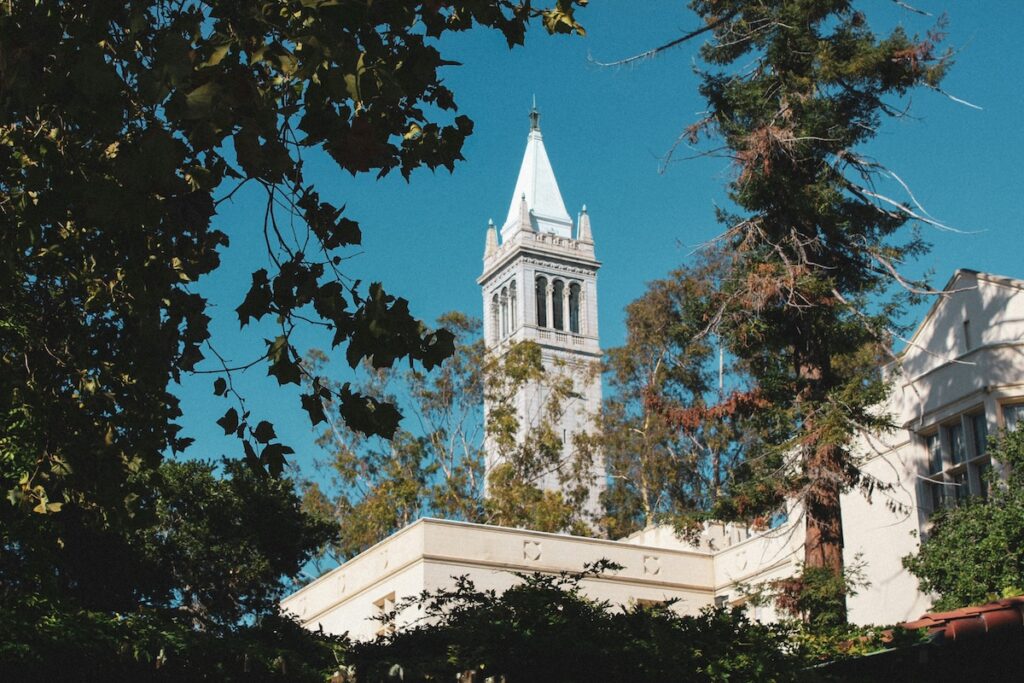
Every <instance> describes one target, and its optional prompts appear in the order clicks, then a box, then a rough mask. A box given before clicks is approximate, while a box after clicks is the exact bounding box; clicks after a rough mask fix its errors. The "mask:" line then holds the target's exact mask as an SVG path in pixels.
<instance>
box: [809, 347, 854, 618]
mask: <svg viewBox="0 0 1024 683" xmlns="http://www.w3.org/2000/svg"><path fill="white" fill-rule="evenodd" d="M802 339H803V340H804V344H805V346H804V348H803V349H800V350H798V354H797V358H801V356H802V357H803V358H804V359H807V358H814V359H815V361H812V362H799V363H798V368H799V370H798V372H799V374H800V377H801V379H802V380H804V382H805V383H806V384H805V390H804V395H803V396H802V397H801V398H802V401H801V402H803V401H807V403H808V405H807V408H809V410H810V415H809V416H808V417H806V418H805V422H804V426H803V427H804V429H803V431H804V434H805V435H808V436H809V435H815V432H816V428H817V425H816V424H815V418H814V417H812V416H813V415H814V413H815V412H816V411H815V408H816V405H820V404H821V403H823V402H824V401H825V400H826V399H825V397H826V396H827V387H828V385H829V378H830V375H831V363H830V359H829V357H828V354H827V352H824V353H823V352H822V350H821V349H816V348H812V347H813V345H814V344H813V341H812V339H813V337H812V336H811V335H810V334H805V335H803V336H802ZM827 438H828V437H825V436H823V435H822V434H820V433H819V434H816V435H815V436H811V437H810V438H809V439H808V441H807V442H806V443H805V446H804V448H805V449H806V450H805V452H804V455H803V460H804V462H803V466H804V474H805V475H806V477H807V480H808V485H807V494H806V495H805V496H804V506H805V514H806V520H807V521H806V524H805V529H806V535H805V538H804V577H803V579H804V592H805V593H806V592H808V591H814V592H815V593H816V594H817V598H816V599H815V600H813V601H809V602H812V604H813V610H814V612H815V613H813V614H810V615H809V617H810V619H811V620H812V621H814V622H816V623H823V622H826V623H830V624H845V623H846V621H847V610H846V583H845V581H844V580H843V573H844V572H843V511H842V501H841V499H840V495H841V493H842V481H843V459H844V457H845V455H846V454H845V452H844V450H843V448H842V446H840V445H838V444H835V443H828V441H827ZM812 583H813V584H814V585H811V584H812Z"/></svg>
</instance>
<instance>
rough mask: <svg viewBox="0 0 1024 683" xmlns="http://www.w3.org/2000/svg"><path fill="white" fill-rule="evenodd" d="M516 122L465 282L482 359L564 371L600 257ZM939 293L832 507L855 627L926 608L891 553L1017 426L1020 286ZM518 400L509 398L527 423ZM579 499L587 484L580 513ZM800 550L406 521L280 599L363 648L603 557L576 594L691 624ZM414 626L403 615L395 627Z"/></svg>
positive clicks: (979, 470)
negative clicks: (397, 610)
mask: <svg viewBox="0 0 1024 683" xmlns="http://www.w3.org/2000/svg"><path fill="white" fill-rule="evenodd" d="M531 118H532V126H531V131H530V134H529V137H528V141H527V149H526V154H525V155H524V159H523V165H522V167H521V169H520V173H519V177H518V180H517V183H516V189H515V192H514V193H513V198H512V202H511V205H510V207H509V212H508V217H507V218H506V220H505V223H504V224H503V225H502V226H501V230H500V232H501V240H500V242H499V239H498V229H497V228H496V227H495V226H494V225H491V226H490V227H489V228H488V231H487V238H486V249H485V255H484V271H483V274H482V275H481V276H480V278H479V280H478V282H479V284H480V285H481V287H482V291H483V302H484V311H485V327H484V334H485V338H486V341H487V345H488V348H489V349H491V351H492V352H494V353H500V352H501V349H502V345H504V344H506V343H507V342H509V341H518V340H526V339H529V340H533V341H536V342H537V343H539V344H540V345H541V346H542V348H543V353H544V357H545V359H546V360H552V359H554V358H560V359H562V360H563V361H564V362H566V363H567V364H569V365H575V366H576V367H580V368H582V367H584V366H585V365H587V364H589V363H592V362H594V361H597V360H599V358H600V354H601V351H600V347H599V344H598V334H597V270H598V268H599V266H600V263H599V262H598V261H597V260H596V258H595V255H594V239H593V236H592V234H591V230H590V221H589V217H588V216H587V215H586V212H585V210H584V211H583V212H582V213H581V214H580V216H579V218H578V219H577V222H576V224H575V226H574V224H573V221H572V220H571V218H570V217H569V215H568V213H567V212H566V210H565V205H564V203H563V201H562V198H561V194H560V193H559V191H558V186H557V183H556V182H555V177H554V173H553V171H552V168H551V163H550V161H549V160H548V156H547V152H546V150H545V148H544V144H543V138H542V137H541V134H540V130H539V125H538V123H537V117H536V113H534V114H533V115H532V117H531ZM574 227H575V234H574V232H573V230H574ZM945 289H946V291H947V292H948V294H947V295H945V296H943V297H940V298H938V299H937V300H936V302H935V304H934V306H933V307H932V308H931V310H930V311H929V312H928V314H927V315H926V316H925V318H924V320H923V321H922V322H921V324H920V326H919V327H918V329H917V331H916V332H915V334H914V336H913V337H912V339H911V340H909V343H908V344H907V346H906V348H905V350H904V351H903V352H902V353H901V354H900V358H899V362H894V363H892V364H890V366H888V367H886V368H884V369H883V371H884V372H886V373H888V374H889V375H890V376H892V378H893V381H894V387H893V391H892V393H891V396H890V398H889V400H888V402H887V404H886V405H885V406H881V407H880V409H882V410H884V411H885V412H887V413H888V414H890V415H892V416H893V418H894V423H895V424H896V425H898V427H897V428H896V429H895V430H894V431H892V432H890V433H887V434H877V435H871V436H870V437H866V438H864V439H862V440H861V442H860V443H859V444H858V448H860V449H862V452H863V453H864V454H865V456H866V457H867V458H868V461H867V464H866V466H865V470H866V472H867V473H868V474H869V475H871V476H873V477H875V478H877V479H878V480H879V481H880V482H883V483H885V484H888V485H889V486H890V488H889V490H887V491H878V492H876V493H875V494H874V496H873V499H872V500H871V501H870V502H869V501H867V500H866V499H865V498H864V497H863V496H862V495H861V494H860V493H851V494H848V495H846V496H844V498H843V501H842V502H843V526H844V530H845V543H846V546H845V554H846V561H847V563H848V564H849V563H852V562H855V561H858V560H859V561H862V562H863V563H864V566H865V574H866V577H867V579H868V580H869V581H870V584H871V585H870V587H869V588H867V589H864V590H862V591H861V592H860V593H859V594H858V595H856V596H854V597H852V598H851V599H850V600H849V609H850V618H851V620H852V621H854V622H857V623H876V624H882V623H895V622H901V621H907V620H911V619H914V618H916V617H917V616H918V615H920V614H922V613H923V612H924V611H926V609H927V608H928V607H929V605H930V601H929V599H928V596H925V595H922V594H921V593H920V592H919V590H918V586H917V581H916V579H914V577H912V576H911V575H910V574H909V573H907V572H906V571H905V570H904V569H903V567H902V564H901V558H902V557H903V556H905V555H907V554H910V553H912V552H914V551H915V550H916V547H917V544H918V538H919V535H920V534H922V533H927V529H928V517H929V515H930V514H931V513H932V512H933V511H934V510H935V509H936V507H937V506H940V505H946V504H953V503H955V501H957V500H958V499H961V498H963V497H965V496H968V495H986V493H987V492H986V490H985V483H984V480H983V478H982V476H981V475H982V474H983V472H984V471H985V469H986V468H988V467H990V462H989V458H988V456H987V455H986V454H985V436H986V435H988V434H993V433H995V432H997V431H998V430H1000V429H1004V428H1012V427H1014V426H1015V425H1016V423H1017V421H1018V420H1020V419H1024V291H1022V290H1024V281H1021V280H1016V279H1011V278H1005V277H998V276H993V275H988V274H984V273H978V272H975V271H970V270H960V271H958V272H957V273H956V274H955V275H954V276H953V277H952V279H951V280H950V281H949V283H948V284H947V286H946V288H945ZM584 374H585V373H584ZM579 392H580V396H581V399H580V401H579V406H578V410H575V411H568V412H567V414H566V418H565V425H564V428H565V430H566V432H567V435H569V434H572V433H575V432H576V431H578V430H586V429H589V424H590V423H589V418H588V415H592V414H594V413H595V412H596V410H597V409H598V407H599V406H600V401H601V393H600V384H599V383H598V382H593V383H583V384H581V385H580V386H579ZM536 400H537V397H536V395H532V394H531V393H530V391H524V392H523V395H522V397H521V399H520V402H521V410H522V415H523V416H524V419H525V421H526V422H527V423H528V422H529V415H530V414H531V412H530V411H531V410H532V406H533V405H535V402H536ZM566 441H568V438H566ZM488 465H489V466H491V465H493V463H490V462H489V463H488ZM600 466H601V465H600V463H598V467H600ZM598 474H600V473H599V472H597V471H595V475H598ZM597 481H601V479H597ZM547 485H550V486H554V485H555V482H554V481H553V480H552V481H549V482H547ZM597 492H598V487H595V493H594V499H593V502H594V504H596V495H597ZM802 542H803V526H802V519H801V517H800V514H799V509H798V508H795V509H794V510H792V511H791V515H790V521H789V522H788V523H787V524H784V525H783V526H782V527H780V528H777V529H774V530H771V531H767V532H763V533H759V534H752V533H750V532H749V531H748V530H745V529H740V528H736V527H733V526H732V525H710V526H708V527H707V529H706V531H705V533H704V535H703V537H702V540H701V543H700V545H699V546H698V547H692V546H690V545H688V544H686V543H684V542H681V541H679V540H678V539H677V538H675V536H674V535H673V533H672V530H671V529H669V528H667V527H664V528H663V527H656V528H650V529H647V530H644V531H642V532H639V533H637V534H634V535H633V536H631V537H629V538H626V539H622V540H619V541H609V540H602V539H593V538H581V537H574V536H569V535H562V534H546V533H539V532H532V531H526V530H523V529H509V528H502V527H493V526H484V525H476V524H466V523H461V522H450V521H442V520H434V519H421V520H419V521H417V522H415V523H414V524H412V525H410V526H408V527H406V528H405V529H403V530H401V531H399V532H398V533H396V534H394V535H393V536H391V537H389V538H387V539H385V540H384V541H382V542H380V543H378V544H377V545H375V546H374V547H372V548H370V549H369V550H367V551H365V552H364V553H362V554H360V555H359V556H357V557H355V558H353V559H352V560H350V561H348V562H346V563H345V564H343V565H342V566H340V567H338V568H336V569H334V570H332V571H330V572H328V573H326V574H325V575H324V576H322V577H320V578H319V579H317V580H316V581H314V582H313V583H311V584H309V585H308V586H306V587H304V588H302V589H301V590H299V591H297V592H296V593H294V594H292V595H290V596H289V597H288V598H286V599H285V600H284V601H283V603H282V605H283V607H284V608H285V609H286V610H287V611H290V612H292V613H294V614H295V615H297V617H298V618H299V620H300V621H301V622H302V623H303V624H304V625H306V626H307V627H309V628H318V627H323V628H324V629H325V630H326V631H328V632H332V633H342V632H346V631H347V632H349V633H350V634H351V635H352V636H353V637H356V638H368V637H372V636H373V635H374V634H375V633H376V632H377V631H378V629H380V627H381V625H380V623H379V622H376V621H373V620H372V619H371V617H373V616H374V615H376V614H380V613H381V612H383V611H388V610H390V609H391V607H392V605H393V604H394V603H395V601H396V599H401V598H402V597H406V596H412V595H415V594H418V593H420V592H421V591H423V590H432V589H436V588H440V587H444V586H450V585H451V584H452V579H453V577H455V576H461V575H468V576H469V577H470V578H471V579H472V580H473V581H474V582H475V583H476V584H477V586H478V587H480V588H493V589H496V590H500V589H503V588H506V587H508V586H510V585H512V584H513V583H514V582H515V581H516V580H517V579H516V577H515V576H514V574H513V572H531V571H543V572H558V571H563V570H570V571H579V570H581V569H582V568H583V565H584V564H585V563H587V562H593V561H595V560H598V559H601V558H605V559H609V560H612V561H614V562H616V563H618V564H621V565H623V567H624V569H622V570H621V571H618V572H614V573H611V574H606V575H603V576H600V577H595V578H589V579H586V580H585V581H584V582H583V587H584V589H585V591H586V592H587V594H589V595H590V596H592V597H594V598H598V599H606V600H609V601H611V602H612V603H616V604H623V605H625V604H630V603H633V602H645V601H646V602H652V601H664V600H668V599H671V598H676V599H678V602H677V603H676V609H677V610H679V611H681V612H684V613H692V612H696V611H698V610H699V609H700V608H702V607H704V606H705V605H708V604H711V603H714V602H720V603H721V602H728V603H733V604H735V603H737V602H742V595H741V594H740V593H739V592H738V590H737V585H738V584H742V583H746V584H754V583H757V582H760V581H766V580H771V579H775V578H783V577H786V576H789V575H792V574H793V573H794V572H795V571H796V569H797V565H798V563H799V561H800V560H801V559H802V558H803V549H802ZM754 616H755V617H758V618H763V619H772V618H774V614H773V612H772V611H771V609H770V608H759V609H758V610H756V611H755V614H754ZM416 617H417V615H416V614H412V613H407V614H403V615H401V617H400V619H399V623H402V622H408V621H409V620H413V619H415V618H416Z"/></svg>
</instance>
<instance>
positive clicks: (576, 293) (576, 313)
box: [569, 282, 580, 334]
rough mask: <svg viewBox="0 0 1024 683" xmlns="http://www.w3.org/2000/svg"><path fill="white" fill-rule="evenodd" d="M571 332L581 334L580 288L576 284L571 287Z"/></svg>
mask: <svg viewBox="0 0 1024 683" xmlns="http://www.w3.org/2000/svg"><path fill="white" fill-rule="evenodd" d="M569 331H570V332H573V333H575V334H579V332H580V286H579V285H578V284H576V283H575V282H574V283H573V284H571V285H569Z"/></svg>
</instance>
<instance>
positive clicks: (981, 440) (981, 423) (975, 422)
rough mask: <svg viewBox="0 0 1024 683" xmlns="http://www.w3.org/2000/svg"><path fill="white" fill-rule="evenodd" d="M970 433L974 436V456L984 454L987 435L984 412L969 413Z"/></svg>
mask: <svg viewBox="0 0 1024 683" xmlns="http://www.w3.org/2000/svg"><path fill="white" fill-rule="evenodd" d="M971 435H972V436H973V437H974V456H975V457H978V456H980V455H985V446H986V441H987V439H986V437H988V424H986V422H985V413H976V414H974V415H971Z"/></svg>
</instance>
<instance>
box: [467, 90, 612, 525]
mask: <svg viewBox="0 0 1024 683" xmlns="http://www.w3.org/2000/svg"><path fill="white" fill-rule="evenodd" d="M573 228H574V226H573V221H572V218H570V217H569V213H568V212H567V211H566V210H565V203H564V202H563V201H562V194H561V192H559V190H558V183H557V182H556V181H555V174H554V171H553V170H552V169H551V162H550V161H549V160H548V154H547V151H546V150H545V149H544V138H543V137H542V136H541V132H540V114H539V113H538V112H537V108H536V106H534V108H533V110H532V111H531V112H530V134H529V136H528V137H527V141H526V153H525V154H524V155H523V163H522V166H521V167H520V168H519V178H518V180H517V181H516V187H515V191H514V192H513V193H512V202H511V203H510V205H509V209H508V216H507V217H506V218H505V222H504V224H502V226H501V231H500V235H501V239H500V241H499V237H498V235H499V232H498V229H497V227H496V226H495V225H494V223H493V222H491V224H490V225H489V226H488V228H487V241H486V247H485V250H484V270H483V274H482V275H480V277H479V278H478V279H477V283H478V284H479V285H480V286H481V288H482V289H483V303H484V339H485V340H486V344H487V348H488V350H489V351H490V352H492V353H499V354H500V353H502V349H503V348H507V345H508V344H509V343H511V342H519V341H526V340H529V341H533V342H536V343H537V344H539V345H540V347H541V349H542V357H543V360H544V366H545V368H546V369H549V368H553V367H554V366H555V365H556V363H557V361H558V360H560V361H562V362H563V363H564V370H565V371H569V372H571V373H572V374H573V380H574V383H575V389H576V393H577V394H578V396H579V398H576V399H573V400H572V401H570V405H568V406H567V407H566V410H565V412H564V415H563V417H562V420H561V424H560V425H559V428H560V429H561V431H562V442H563V449H564V450H563V457H568V456H569V454H570V453H571V449H572V437H573V435H574V434H579V433H584V432H589V431H591V430H592V429H593V417H594V416H596V415H597V414H598V411H599V410H600V408H601V378H600V373H599V372H593V369H594V368H595V367H596V366H595V364H597V363H599V362H600V360H601V347H600V345H599V343H598V335H597V270H598V268H600V266H601V264H600V262H599V261H598V260H597V259H596V258H595V256H594V239H593V236H592V234H591V231H590V217H589V216H588V215H587V208H586V206H584V207H583V209H582V211H581V212H580V214H579V216H578V219H577V224H576V226H575V231H574V230H573ZM574 232H575V234H574ZM539 391H540V388H539V387H535V386H534V387H529V386H528V387H526V388H524V389H523V391H522V392H520V396H519V397H518V399H517V402H518V405H519V411H520V425H521V429H522V431H523V433H524V434H525V433H526V431H527V430H528V429H530V428H531V422H533V423H536V420H537V415H536V414H537V412H539V410H538V406H539V404H541V403H542V402H543V401H542V397H541V396H540V395H539ZM484 412H485V414H486V413H487V406H486V405H485V406H484ZM496 457H497V456H496V454H494V453H491V452H488V455H487V470H488V472H490V470H491V468H492V467H494V466H495V465H496V464H497V463H496V462H495V460H494V459H495V458H496ZM592 478H593V482H594V483H593V486H592V489H591V493H590V499H589V502H588V506H587V507H588V511H590V512H593V513H596V512H597V511H598V510H599V506H598V495H600V493H601V491H603V490H604V487H605V472H604V461H603V459H602V458H601V457H600V455H598V456H597V457H596V458H595V462H594V465H593V470H592ZM558 479H559V478H558V473H557V472H552V473H550V474H548V475H547V476H545V478H544V480H543V481H540V482H538V485H539V486H540V487H541V488H545V489H550V490H557V489H558V487H559V484H558Z"/></svg>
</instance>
